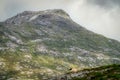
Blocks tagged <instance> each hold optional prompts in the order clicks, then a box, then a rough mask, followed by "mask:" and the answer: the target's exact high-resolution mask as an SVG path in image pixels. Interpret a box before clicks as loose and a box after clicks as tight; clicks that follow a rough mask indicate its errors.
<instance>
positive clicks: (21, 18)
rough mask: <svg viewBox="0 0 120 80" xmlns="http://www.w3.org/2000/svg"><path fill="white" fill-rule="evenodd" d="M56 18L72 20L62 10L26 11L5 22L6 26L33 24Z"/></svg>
mask: <svg viewBox="0 0 120 80" xmlns="http://www.w3.org/2000/svg"><path fill="white" fill-rule="evenodd" d="M55 16H60V17H63V18H67V19H70V17H69V15H68V14H67V13H66V12H65V11H63V10H61V9H55V10H45V11H24V12H22V13H20V14H17V15H16V16H14V17H12V18H9V19H8V20H6V21H5V23H6V24H15V25H20V24H22V23H25V22H32V21H33V20H35V19H38V18H39V19H41V18H51V17H53V18H56V17H55Z"/></svg>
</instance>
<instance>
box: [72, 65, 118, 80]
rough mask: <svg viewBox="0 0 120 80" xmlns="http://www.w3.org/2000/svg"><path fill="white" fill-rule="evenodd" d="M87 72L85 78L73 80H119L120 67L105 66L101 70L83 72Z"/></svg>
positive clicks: (79, 77) (74, 78) (73, 79)
mask: <svg viewBox="0 0 120 80" xmlns="http://www.w3.org/2000/svg"><path fill="white" fill-rule="evenodd" d="M80 72H82V73H83V72H87V73H85V74H83V76H82V77H81V76H78V77H73V78H72V80H119V79H120V65H110V66H103V67H99V68H94V69H89V70H83V71H80Z"/></svg>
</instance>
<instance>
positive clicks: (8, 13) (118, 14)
mask: <svg viewBox="0 0 120 80" xmlns="http://www.w3.org/2000/svg"><path fill="white" fill-rule="evenodd" d="M46 9H63V10H65V11H66V12H67V13H69V14H70V16H71V18H72V19H73V20H74V21H75V22H77V23H78V24H80V25H82V26H85V27H86V28H87V29H89V30H92V31H94V32H97V33H99V34H103V35H105V36H107V37H110V38H114V39H117V40H120V32H119V30H120V22H119V21H120V0H0V15H1V17H0V20H1V21H3V20H5V19H7V18H9V17H12V16H14V15H16V14H17V13H20V12H22V11H25V10H33V11H36V10H46Z"/></svg>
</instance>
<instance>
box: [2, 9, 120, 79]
mask: <svg viewBox="0 0 120 80" xmlns="http://www.w3.org/2000/svg"><path fill="white" fill-rule="evenodd" d="M110 64H120V42H118V41H116V40H113V39H109V38H106V37H104V36H102V35H100V34H96V33H94V32H92V31H89V30H87V29H86V28H84V27H82V26H80V25H78V24H77V23H75V22H74V21H73V20H72V19H71V18H70V16H69V15H68V14H67V13H66V12H65V11H63V10H60V9H54V10H45V11H24V12H22V13H20V14H17V15H16V16H14V17H12V18H9V19H7V20H6V21H4V22H1V23H0V66H1V67H0V73H1V74H0V79H1V80H7V79H15V80H17V79H18V80H21V79H22V80H23V79H33V80H40V79H42V80H44V79H48V78H50V77H54V76H59V75H61V74H64V73H65V72H67V71H68V69H69V68H77V69H79V70H82V69H85V68H93V67H98V66H103V65H110Z"/></svg>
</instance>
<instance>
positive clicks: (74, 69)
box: [69, 68, 78, 73]
mask: <svg viewBox="0 0 120 80" xmlns="http://www.w3.org/2000/svg"><path fill="white" fill-rule="evenodd" d="M69 70H70V71H71V72H73V73H76V72H78V70H77V69H76V68H70V69H69Z"/></svg>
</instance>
